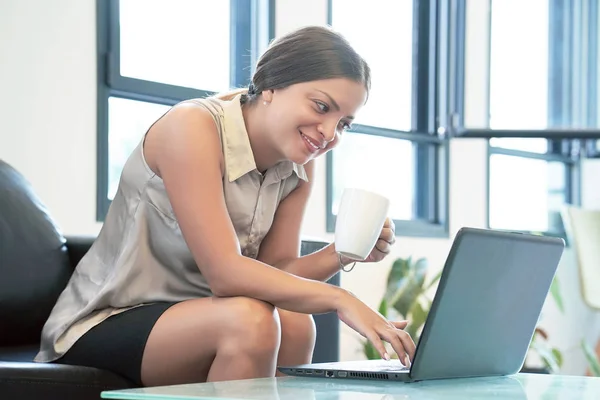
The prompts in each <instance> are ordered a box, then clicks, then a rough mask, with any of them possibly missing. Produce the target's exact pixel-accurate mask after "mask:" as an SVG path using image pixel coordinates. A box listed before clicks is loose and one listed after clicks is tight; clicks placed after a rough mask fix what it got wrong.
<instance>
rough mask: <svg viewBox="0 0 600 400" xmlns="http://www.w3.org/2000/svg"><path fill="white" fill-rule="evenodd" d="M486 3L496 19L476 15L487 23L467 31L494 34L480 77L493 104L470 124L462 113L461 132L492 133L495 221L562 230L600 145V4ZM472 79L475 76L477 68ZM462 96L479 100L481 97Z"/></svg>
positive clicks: (551, 0) (491, 213)
mask: <svg viewBox="0 0 600 400" xmlns="http://www.w3.org/2000/svg"><path fill="white" fill-rule="evenodd" d="M486 4H488V6H489V16H491V18H489V19H487V20H488V21H489V26H486V24H481V23H477V24H468V25H469V26H470V27H477V26H479V27H481V29H482V30H481V31H479V32H474V31H468V35H472V36H479V37H489V42H488V43H489V52H488V54H489V60H488V65H489V71H488V76H487V84H488V85H485V84H483V85H481V86H482V87H487V94H486V97H487V100H488V103H487V108H486V107H484V108H485V110H482V112H481V113H480V114H479V115H480V116H481V118H479V117H478V118H471V119H470V121H469V122H467V123H466V124H465V122H464V118H463V119H462V121H461V123H462V125H461V126H459V127H457V129H456V134H457V136H465V137H484V138H489V139H490V140H489V191H488V197H489V209H488V222H489V226H490V227H491V228H497V229H507V230H518V231H533V232H540V233H546V234H551V235H561V236H564V235H565V233H564V226H563V224H562V220H561V218H560V209H561V207H562V206H563V205H564V204H566V203H578V201H579V160H580V158H581V156H582V155H585V154H586V153H587V154H588V155H592V153H593V152H594V151H597V147H596V145H595V143H596V142H595V141H594V140H591V139H593V138H599V137H600V130H599V129H598V121H597V118H596V114H597V109H596V108H597V106H598V102H597V99H596V93H597V85H598V77H597V64H598V60H597V54H598V52H597V46H598V38H597V36H598V30H597V20H598V7H597V4H596V2H595V1H592V0H583V1H581V2H577V4H576V3H573V2H568V1H564V0H528V1H526V2H522V1H518V0H490V1H489V2H486ZM481 11H482V12H485V11H486V10H485V7H481ZM472 15H473V18H478V17H481V15H479V14H472ZM480 21H481V20H480ZM463 73H464V72H463ZM464 79H466V80H467V84H468V83H469V81H468V80H469V79H470V77H469V76H465V78H464ZM470 83H471V84H472V85H473V86H474V85H476V84H477V83H479V84H481V83H482V82H481V81H478V82H474V81H472V82H470ZM463 100H464V101H465V104H470V106H471V107H473V99H469V98H464V99H463ZM465 107H467V108H468V106H465ZM473 121H478V122H473ZM465 125H466V126H465Z"/></svg>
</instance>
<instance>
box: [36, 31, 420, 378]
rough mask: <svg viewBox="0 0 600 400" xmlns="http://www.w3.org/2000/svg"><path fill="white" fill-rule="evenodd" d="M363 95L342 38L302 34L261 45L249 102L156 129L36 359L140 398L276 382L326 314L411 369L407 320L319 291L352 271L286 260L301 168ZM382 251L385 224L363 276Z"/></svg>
mask: <svg viewBox="0 0 600 400" xmlns="http://www.w3.org/2000/svg"><path fill="white" fill-rule="evenodd" d="M369 85H370V77H369V68H368V66H367V64H366V63H365V62H364V61H363V59H362V58H361V57H360V56H359V55H358V54H356V52H355V51H354V50H353V49H352V48H351V47H350V45H349V44H348V43H347V42H346V41H345V40H344V39H343V38H342V37H341V36H339V35H338V34H336V33H335V32H333V31H332V30H330V29H328V28H322V27H307V28H303V29H299V30H297V31H295V32H292V33H290V34H288V35H286V36H284V37H282V38H280V39H279V40H276V41H274V42H273V43H272V44H271V46H270V47H269V49H268V50H267V51H266V52H265V53H264V55H263V56H262V57H261V59H260V60H259V62H258V65H257V69H256V73H255V74H254V76H253V78H252V84H251V85H250V86H249V88H248V89H247V90H242V91H238V92H234V93H231V94H227V95H223V96H220V97H214V98H208V99H194V100H189V101H184V102H182V103H180V104H178V105H176V106H174V107H173V108H172V109H170V110H169V111H168V112H167V113H166V114H165V115H163V116H162V117H161V118H159V120H158V121H156V122H155V123H154V124H153V125H152V126H151V127H150V129H149V130H148V132H147V133H146V135H145V136H144V139H143V140H142V141H141V143H140V144H139V146H138V147H137V148H136V149H135V150H134V152H133V153H132V155H131V156H130V158H129V159H128V161H127V163H126V164H125V166H124V169H123V172H122V175H121V181H120V183H119V189H118V191H117V194H116V196H115V199H114V200H113V202H112V205H111V207H110V210H109V212H108V215H107V217H106V220H105V223H104V225H103V227H102V230H101V232H100V234H99V236H98V238H97V240H96V241H95V242H94V244H93V246H92V248H91V249H90V251H89V252H88V253H87V254H86V256H85V257H84V258H83V259H82V260H81V262H80V263H79V265H78V266H77V268H76V270H75V272H74V274H73V276H72V278H71V280H70V282H69V284H68V285H67V288H66V289H65V290H64V292H63V293H62V294H61V296H60V298H59V300H58V302H57V304H56V305H55V307H54V309H53V311H52V313H51V315H50V317H49V319H48V321H47V323H46V325H45V326H44V330H43V332H42V343H41V349H40V352H39V354H38V356H37V357H36V360H37V361H41V362H53V361H55V362H60V363H66V364H76V365H88V366H94V367H99V368H104V369H109V370H112V371H114V372H116V373H119V374H121V375H123V376H125V377H127V378H129V379H130V380H132V381H133V382H136V383H138V384H139V385H146V386H159V385H169V384H178V383H186V382H201V381H206V380H209V381H217V380H229V379H244V378H255V377H266V376H273V375H275V367H276V365H294V364H301V363H307V362H309V361H310V360H311V357H312V351H313V347H314V342H315V332H314V331H315V329H314V322H313V320H312V317H311V316H310V314H315V313H326V312H337V314H338V316H339V318H340V319H341V320H342V321H343V322H344V323H346V324H348V325H349V326H350V327H351V328H353V329H355V330H356V331H357V332H359V333H360V334H362V335H363V336H365V337H366V338H368V339H369V340H370V341H371V342H372V343H373V344H374V345H375V347H376V348H377V349H378V351H379V352H380V354H381V356H382V358H386V359H388V358H389V355H388V354H387V353H386V350H385V348H384V346H383V343H382V339H383V340H384V341H387V342H389V343H391V345H392V347H393V348H394V350H395V351H396V353H398V356H399V357H400V359H401V360H404V361H405V362H406V363H408V362H409V359H408V358H409V357H412V356H413V354H414V349H415V345H414V342H413V341H412V339H411V338H410V336H409V335H408V334H407V333H406V332H404V331H403V330H402V329H403V328H404V327H405V326H406V322H405V321H403V322H397V323H392V322H389V321H387V320H386V319H384V318H383V317H382V316H381V315H380V314H378V313H376V312H374V311H373V310H371V309H370V308H369V307H368V306H366V305H365V304H363V303H362V302H361V301H359V300H358V299H357V298H355V297H354V296H352V295H351V294H350V293H348V292H347V291H345V290H343V289H341V288H338V287H334V286H332V285H328V284H326V283H324V282H323V281H325V280H327V279H328V278H329V277H331V276H332V275H333V274H335V273H336V272H338V271H339V270H340V268H342V267H343V266H344V265H346V264H348V263H349V260H346V259H344V258H343V257H339V256H338V254H337V253H336V252H335V246H334V244H331V245H329V246H327V247H325V248H324V249H323V250H321V251H318V252H316V253H314V254H311V255H308V256H304V257H299V256H298V254H299V243H300V226H301V221H302V216H303V212H304V209H305V207H306V203H307V200H308V197H309V194H310V191H311V186H312V181H313V179H312V177H313V160H314V159H315V158H316V157H319V156H321V155H323V154H325V153H326V152H327V151H329V150H331V149H332V148H334V147H335V146H336V145H337V144H338V141H339V139H340V136H341V135H342V132H343V131H344V129H346V128H348V126H349V125H350V123H351V122H352V119H353V118H354V115H355V114H356V112H357V111H358V109H359V108H360V107H361V106H362V105H363V104H364V103H365V101H366V98H367V94H368V90H369ZM393 242H394V226H393V224H392V223H391V222H390V221H389V220H388V221H387V222H386V224H385V226H384V228H383V230H382V232H381V235H380V240H379V241H378V242H377V244H376V246H375V248H374V249H373V251H372V252H371V254H370V255H369V257H368V258H367V260H365V261H367V262H374V261H379V260H381V259H383V258H384V257H385V255H386V254H387V253H388V252H389V247H390V245H391V244H393Z"/></svg>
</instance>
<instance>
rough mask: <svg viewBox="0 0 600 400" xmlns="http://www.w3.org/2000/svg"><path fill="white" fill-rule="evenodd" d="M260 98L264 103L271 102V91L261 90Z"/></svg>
mask: <svg viewBox="0 0 600 400" xmlns="http://www.w3.org/2000/svg"><path fill="white" fill-rule="evenodd" d="M262 98H263V101H266V102H267V103H270V102H271V101H273V90H271V89H269V90H263V91H262Z"/></svg>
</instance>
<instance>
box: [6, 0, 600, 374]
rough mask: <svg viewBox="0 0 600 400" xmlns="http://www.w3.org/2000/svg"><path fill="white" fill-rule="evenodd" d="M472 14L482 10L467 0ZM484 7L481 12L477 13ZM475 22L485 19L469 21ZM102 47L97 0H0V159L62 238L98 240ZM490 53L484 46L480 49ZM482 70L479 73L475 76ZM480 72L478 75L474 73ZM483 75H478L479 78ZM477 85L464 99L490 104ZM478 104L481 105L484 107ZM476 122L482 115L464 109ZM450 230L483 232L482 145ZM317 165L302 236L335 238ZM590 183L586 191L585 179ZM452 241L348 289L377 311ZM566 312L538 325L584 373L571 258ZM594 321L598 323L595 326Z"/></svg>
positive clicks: (427, 244)
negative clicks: (393, 275)
mask: <svg viewBox="0 0 600 400" xmlns="http://www.w3.org/2000/svg"><path fill="white" fill-rule="evenodd" d="M470 4H474V5H475V6H474V7H477V8H473V9H470V11H469V12H470V13H474V15H478V14H479V15H480V14H481V13H485V12H486V9H485V6H482V5H481V3H479V2H470ZM477 4H479V6H477ZM326 15H327V2H326V0H304V1H302V2H295V1H287V0H285V1H281V0H280V1H278V2H277V15H276V18H277V35H280V34H282V33H285V32H287V31H289V30H290V29H293V28H295V27H298V26H301V25H307V24H324V23H325V22H326ZM471 21H472V23H478V22H477V21H479V22H480V21H481V20H480V19H478V18H472V19H471ZM468 40H469V42H468V44H467V52H468V57H469V59H468V60H469V61H468V65H467V68H471V69H470V70H469V71H470V72H469V73H470V74H471V75H470V76H477V78H476V79H475V78H474V80H471V82H477V81H480V82H484V81H485V79H486V77H485V73H483V75H482V72H481V71H482V70H483V71H485V70H484V69H482V68H480V67H481V65H482V63H484V62H485V57H486V56H485V53H482V49H481V47H480V46H481V43H483V42H485V41H483V40H481V38H479V37H469V38H468ZM95 46H96V42H95V1H94V0H54V1H52V2H48V1H44V0H3V1H1V2H0V54H1V57H2V58H1V60H2V61H1V63H0V120H1V121H2V122H3V125H2V129H1V130H0V159H3V160H5V161H7V162H9V163H10V164H12V165H14V166H15V167H16V168H17V169H19V170H20V171H21V172H22V173H23V174H24V175H25V176H26V177H27V178H28V179H29V180H30V181H31V183H32V184H33V186H34V187H35V190H36V192H37V193H38V194H39V196H40V197H41V199H42V200H43V201H44V202H45V203H46V205H47V206H48V207H49V209H50V210H51V212H52V214H53V216H54V217H55V218H56V219H57V221H58V222H59V224H60V225H61V227H62V228H63V230H64V232H65V233H66V234H95V233H97V232H98V230H99V228H100V224H98V223H97V222H96V221H95V210H96V205H95V202H96V120H95V118H96V73H95V70H96V65H95V63H96V47H95ZM483 51H484V49H483ZM477 71H479V72H477ZM473 74H475V75H473ZM479 75H481V76H479ZM484 86H485V85H477V84H473V85H472V86H469V87H467V89H466V90H467V92H468V93H469V95H470V96H471V97H470V98H473V99H484V98H485V93H482V92H481V90H482V89H481V88H482V87H484ZM474 103H475V104H478V103H479V104H483V103H484V102H483V103H482V102H481V101H477V102H474ZM467 111H468V118H469V120H471V121H478V120H480V119H481V118H483V117H482V112H483V111H482V109H481V108H477V107H470V108H468V110H467ZM450 153H451V156H450V182H451V187H450V204H451V207H450V231H451V232H450V233H451V236H453V235H454V233H455V232H456V231H457V230H458V229H459V228H460V227H462V226H473V227H485V221H486V179H487V170H486V166H487V159H486V157H487V153H486V142H485V141H484V140H476V139H469V140H457V141H454V142H452V144H451V147H450ZM320 161H321V162H320V163H319V164H318V166H317V174H316V175H317V177H316V184H315V186H316V187H315V191H314V193H313V197H312V199H311V202H310V207H309V211H308V216H307V219H306V222H305V227H304V228H305V233H306V234H307V235H311V236H318V237H323V238H326V239H328V240H332V239H333V237H332V235H330V234H327V233H326V232H325V226H324V224H325V165H324V160H320ZM597 172H600V165H599V164H598V163H597V162H589V163H587V164H586V167H585V174H584V187H585V189H586V190H585V191H584V201H585V203H584V204H585V205H586V206H597V207H600V196H599V195H598V192H597V191H596V190H595V188H594V184H593V177H594V176H598V173H597ZM586 181H587V182H590V184H589V185H587V186H585V182H586ZM450 243H451V240H450V239H422V238H405V237H401V238H399V240H398V242H397V244H396V246H395V249H394V251H393V253H392V254H391V255H390V257H389V258H388V260H386V261H384V262H382V263H380V264H378V265H363V266H359V267H357V268H356V269H355V270H354V271H352V272H351V273H344V274H343V279H342V285H343V286H344V287H346V288H347V289H349V290H351V291H352V292H354V293H355V294H356V295H358V296H359V297H360V298H362V299H364V300H365V301H366V302H367V303H368V304H369V305H371V306H373V307H376V306H377V304H378V302H379V300H380V296H381V295H382V290H383V287H384V282H385V279H386V274H387V272H388V269H389V267H390V262H391V260H393V259H394V258H395V257H397V256H408V255H412V256H413V257H427V258H428V259H429V262H430V265H431V266H432V267H434V268H435V269H437V268H441V266H442V265H443V262H444V259H445V256H446V253H447V251H448V249H449V246H450ZM559 277H560V279H561V283H562V284H563V290H564V293H565V297H566V308H567V315H566V316H560V315H558V314H557V312H556V310H555V308H554V305H553V304H552V303H551V302H548V305H547V307H546V308H545V310H544V318H543V320H542V324H543V325H544V326H545V327H547V329H548V330H549V332H550V336H551V339H552V341H553V343H556V344H557V345H558V346H559V347H560V348H561V349H563V350H564V351H565V358H566V360H565V366H564V369H563V371H564V372H565V373H573V374H580V373H583V372H584V370H585V364H584V363H583V359H582V356H581V354H580V352H579V351H578V349H577V348H575V346H576V345H577V342H578V341H579V339H580V337H581V336H582V335H585V336H587V337H588V338H589V339H590V340H592V339H593V340H594V343H595V340H596V339H595V337H594V336H597V333H598V332H600V323H597V321H598V320H599V318H598V315H597V313H593V312H591V311H589V310H588V309H586V308H585V306H584V305H583V303H582V301H581V296H580V294H579V291H578V281H577V270H576V265H575V264H574V261H573V260H572V255H571V254H570V251H567V252H566V254H565V256H564V257H563V261H562V262H561V266H560V268H559ZM592 322H593V323H592ZM594 324H595V325H594ZM341 356H342V359H354V358H357V357H361V354H360V345H359V341H358V338H357V335H356V334H355V333H354V332H352V331H351V330H350V329H347V328H346V327H344V328H343V329H342V334H341Z"/></svg>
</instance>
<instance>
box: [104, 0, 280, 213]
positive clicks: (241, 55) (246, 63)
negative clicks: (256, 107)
mask: <svg viewBox="0 0 600 400" xmlns="http://www.w3.org/2000/svg"><path fill="white" fill-rule="evenodd" d="M119 1H120V0H96V30H97V38H96V48H97V65H96V69H97V85H96V86H97V133H96V135H97V143H96V146H97V153H96V170H97V172H96V173H97V183H96V220H97V221H99V222H103V221H104V218H105V217H106V213H107V212H108V208H109V207H110V203H111V200H109V198H108V189H109V187H108V183H109V182H108V180H109V146H108V140H109V132H108V124H109V116H108V101H109V98H110V97H119V98H123V99H128V100H137V101H144V102H149V103H155V104H163V105H169V106H172V105H175V104H177V103H178V102H180V101H183V100H187V99H190V98H198V97H206V96H209V95H212V94H214V92H212V91H208V90H202V89H195V88H188V87H182V86H176V85H171V84H166V83H159V82H152V81H146V80H142V79H138V78H132V77H126V76H122V75H121V73H120V27H119ZM229 1H230V2H231V7H230V21H231V25H230V28H231V41H230V86H231V87H243V86H247V85H248V84H249V82H250V79H251V76H252V73H253V72H254V67H255V65H256V61H257V59H258V56H259V55H260V52H261V51H262V50H263V48H264V47H266V46H267V44H268V42H269V41H270V40H272V39H273V38H274V36H275V0H229ZM239 48H243V49H250V54H251V56H250V57H248V56H247V52H243V51H238V49H239Z"/></svg>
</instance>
